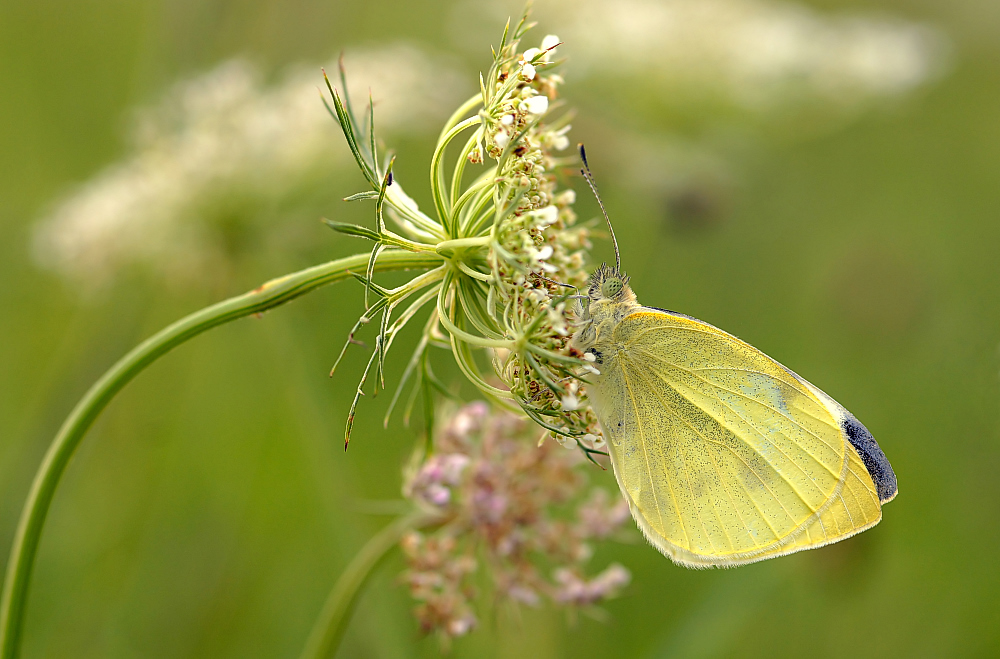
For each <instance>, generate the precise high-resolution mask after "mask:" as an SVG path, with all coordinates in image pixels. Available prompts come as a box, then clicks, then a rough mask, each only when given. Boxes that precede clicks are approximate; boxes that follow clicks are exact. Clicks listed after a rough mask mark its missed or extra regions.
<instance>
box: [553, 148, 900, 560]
mask: <svg viewBox="0 0 1000 659" xmlns="http://www.w3.org/2000/svg"><path fill="white" fill-rule="evenodd" d="M581 156H582V157H583V161H584V170H583V174H584V177H585V178H586V179H587V182H588V183H589V184H590V186H591V188H592V190H593V192H594V194H595V196H597V187H596V185H595V184H594V181H593V176H592V174H591V173H590V168H589V166H587V162H586V154H585V153H584V151H583V149H582V147H581ZM598 202H599V203H600V205H601V210H602V211H604V205H603V203H601V202H600V197H599V196H598ZM604 215H605V217H607V212H606V211H604ZM608 226H609V228H610V227H611V223H610V220H609V221H608ZM611 236H612V239H614V229H611ZM580 297H581V298H584V302H585V304H583V305H581V307H582V308H581V309H579V317H580V326H579V328H578V329H577V331H576V332H575V334H574V336H573V340H572V343H573V346H574V347H575V348H576V349H578V350H580V351H581V352H582V353H584V355H585V356H587V358H588V360H592V361H593V365H594V367H595V368H596V370H597V371H598V372H599V375H597V376H595V377H593V378H592V379H591V381H590V384H589V385H588V387H587V395H588V397H589V398H590V401H591V405H592V406H593V409H594V411H595V413H596V414H597V417H598V420H599V421H600V424H601V428H602V430H603V432H604V436H605V439H606V441H607V446H608V453H609V455H610V457H611V464H612V466H613V468H614V473H615V477H616V479H617V481H618V485H619V487H620V488H621V492H622V495H623V496H624V497H625V499H626V500H627V501H628V505H629V509H630V510H631V512H632V516H633V517H634V518H635V521H636V523H637V524H638V526H639V528H640V529H641V530H642V532H643V534H644V535H645V536H646V538H647V539H648V540H649V542H651V543H652V544H653V545H654V546H655V547H656V548H657V549H659V550H660V551H661V552H663V553H664V554H666V555H667V556H668V557H670V558H671V559H673V561H674V562H676V563H679V564H681V565H684V566H687V567H698V568H700V567H712V566H735V565H743V564H746V563H752V562H755V561H760V560H764V559H767V558H774V557H776V556H783V555H785V554H791V553H793V552H797V551H801V550H804V549H812V548H814V547H821V546H823V545H826V544H830V543H832V542H837V541H839V540H843V539H845V538H849V537H850V536H852V535H855V534H856V533H860V532H861V531H864V530H865V529H868V528H871V527H872V526H874V525H875V524H877V523H878V522H879V520H881V518H882V504H884V503H887V502H889V501H891V500H892V499H893V497H895V496H896V493H897V487H896V476H895V474H894V473H893V470H892V467H891V466H890V465H889V461H888V460H887V459H886V457H885V454H884V453H883V452H882V449H881V448H879V445H878V443H876V441H875V439H874V438H873V437H872V435H871V433H870V432H868V429H867V428H865V426H864V425H862V424H861V422H860V421H858V420H857V418H855V417H854V415H853V414H851V413H850V412H848V411H847V410H846V409H844V407H843V406H841V405H840V404H839V403H837V402H836V401H835V400H833V399H832V398H831V397H830V396H828V395H826V394H825V393H823V391H821V390H820V389H818V388H817V387H815V386H813V385H812V384H810V383H809V382H808V381H806V380H805V379H803V378H802V377H800V376H799V375H797V374H796V373H795V372H793V371H791V370H789V369H788V368H785V367H784V366H782V365H781V364H779V363H778V362H777V361H775V360H774V359H771V358H770V357H768V356H767V355H765V354H764V353H763V352H761V351H760V350H757V349H756V348H754V347H753V346H751V345H749V344H747V343H745V342H743V341H741V340H740V339H738V338H736V337H735V336H733V335H731V334H728V333H726V332H724V331H722V330H720V329H718V328H716V327H713V326H712V325H709V324H708V323H706V322H703V321H700V320H698V319H696V318H692V317H691V316H686V315H684V314H680V313H676V312H673V311H666V310H663V309H656V308H653V307H645V306H642V305H640V304H639V303H638V301H637V300H636V296H635V294H634V293H633V292H632V289H631V288H630V287H629V279H628V277H627V276H625V274H624V273H623V272H622V271H621V265H620V258H619V256H618V245H617V242H615V266H614V267H613V268H612V267H609V266H606V265H602V266H601V267H600V268H598V269H597V271H596V272H595V273H594V274H593V276H592V277H591V280H590V288H589V290H588V292H587V295H586V296H580Z"/></svg>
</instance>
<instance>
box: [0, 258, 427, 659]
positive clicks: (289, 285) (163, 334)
mask: <svg viewBox="0 0 1000 659" xmlns="http://www.w3.org/2000/svg"><path fill="white" fill-rule="evenodd" d="M441 261H442V259H441V257H440V256H437V255H434V254H426V253H423V254H413V253H410V252H404V251H388V252H384V253H383V254H382V255H381V257H380V258H379V260H378V263H377V264H376V267H375V269H376V270H378V271H386V270H407V269H414V268H420V269H423V268H432V267H434V266H437V265H440V264H441ZM367 265H368V254H358V255H355V256H350V257H347V258H344V259H339V260H337V261H331V262H329V263H325V264H323V265H318V266H314V267H312V268H307V269H305V270H302V271H300V272H296V273H293V274H290V275H285V276H284V277H279V278H277V279H273V280H271V281H269V282H267V283H265V284H263V285H262V286H260V287H259V288H256V289H254V290H253V291H250V292H249V293H244V294H243V295H239V296H237V297H233V298H230V299H228V300H225V301H223V302H219V303H218V304H214V305H212V306H210V307H207V308H205V309H202V310H201V311H196V312H195V313H193V314H191V315H190V316H187V317H186V318H183V319H181V320H179V321H177V322H176V323H174V324H173V325H170V326H169V327H167V328H166V329H163V330H162V331H160V332H159V333H158V334H156V335H154V336H153V337H151V338H149V339H147V340H146V341H144V342H143V343H141V344H139V345H138V346H137V347H136V348H134V349H133V350H132V351H131V352H130V353H128V354H127V355H125V356H124V357H122V358H121V359H120V360H119V361H118V363H116V364H115V365H114V366H112V367H111V368H110V369H109V370H108V371H107V372H106V373H105V374H104V375H103V376H101V379H100V380H98V381H97V382H95V383H94V385H93V386H92V387H91V388H90V390H89V391H87V393H86V395H84V397H83V398H82V399H81V400H80V402H79V403H77V405H76V407H75V408H73V411H72V412H71V413H70V415H69V417H68V418H67V419H66V421H64V422H63V425H62V427H61V428H60V429H59V433H58V434H57V435H56V437H55V439H54V440H53V442H52V445H51V446H50V447H49V450H48V452H47V453H46V454H45V459H44V460H43V461H42V465H41V466H40V467H39V469H38V472H37V473H36V474H35V480H34V482H33V483H32V484H31V491H30V492H29V494H28V500H27V501H26V502H25V504H24V509H23V510H22V512H21V519H20V521H19V522H18V526H17V532H16V534H15V536H14V543H13V546H12V547H11V551H10V558H9V560H8V563H7V578H6V579H5V580H4V584H3V595H2V601H0V659H15V658H16V657H17V656H18V653H19V650H20V641H21V631H22V626H23V623H24V611H25V606H26V604H27V599H28V586H29V582H30V578H31V569H32V566H33V564H34V560H35V553H36V551H37V550H38V542H39V539H40V537H41V534H42V527H43V526H44V524H45V516H46V515H47V514H48V511H49V506H50V505H51V503H52V497H53V496H54V495H55V491H56V487H57V486H58V485H59V479H60V478H61V477H62V474H63V471H64V470H65V469H66V465H67V463H68V462H69V460H70V458H71V457H72V456H73V452H74V451H76V447H77V446H79V444H80V441H81V440H82V439H83V436H84V434H85V433H86V432H87V429H88V428H89V427H90V425H91V424H92V423H93V422H94V420H95V419H96V418H97V416H98V415H99V414H100V413H101V411H102V410H103V409H104V408H105V407H106V406H107V404H108V403H109V402H110V401H111V399H112V398H114V397H115V394H117V393H118V392H119V391H121V389H122V388H123V387H124V386H125V385H126V384H128V382H129V381H131V380H132V378H134V377H135V376H136V375H138V374H139V373H140V372H142V370H143V369H145V368H146V367H147V366H149V365H150V364H152V363H153V362H154V361H156V360H157V359H159V358H160V357H161V356H163V355H165V354H166V353H167V352H169V351H170V350H172V349H173V348H175V347H177V346H179V345H180V344H182V343H184V342H185V341H187V340H189V339H192V338H194V337H195V336H197V335H199V334H201V333H202V332H204V331H206V330H209V329H212V328H213V327H218V326H219V325H223V324H225V323H228V322H229V321H232V320H236V319H237V318H243V317H244V316H249V315H252V314H256V313H261V312H263V311H267V310H268V309H272V308H274V307H277V306H279V305H281V304H284V303H285V302H289V301H291V300H294V299H295V298H297V297H299V296H301V295H305V294H306V293H309V292H310V291H313V290H315V289H317V288H319V287H320V286H323V285H325V284H330V283H333V282H336V281H340V280H342V279H346V278H348V277H350V276H351V272H352V271H353V272H364V271H365V269H366V267H367Z"/></svg>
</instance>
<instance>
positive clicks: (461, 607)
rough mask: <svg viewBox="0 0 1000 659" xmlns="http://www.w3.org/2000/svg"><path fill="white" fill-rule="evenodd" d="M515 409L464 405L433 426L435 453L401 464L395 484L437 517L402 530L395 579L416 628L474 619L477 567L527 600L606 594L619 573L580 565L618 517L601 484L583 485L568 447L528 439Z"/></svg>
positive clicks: (514, 597) (577, 601)
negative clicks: (404, 468)
mask: <svg viewBox="0 0 1000 659" xmlns="http://www.w3.org/2000/svg"><path fill="white" fill-rule="evenodd" d="M537 436H538V429H537V428H535V427H534V426H533V425H532V424H531V423H530V422H529V421H527V419H525V418H524V417H523V416H520V415H516V414H511V413H508V412H499V413H494V414H491V413H490V411H489V408H488V407H487V405H486V404H485V403H482V402H477V403H472V404H470V405H467V406H465V407H464V408H462V409H461V410H459V411H458V412H457V413H456V414H455V415H454V416H452V417H451V418H450V419H449V420H448V421H447V423H446V424H445V425H444V427H443V428H441V429H440V430H439V432H438V437H437V441H436V442H435V448H436V453H435V454H434V455H433V456H431V457H429V458H428V459H426V460H425V461H424V462H423V463H422V464H421V465H419V466H418V467H416V468H415V469H413V471H412V472H411V474H410V476H409V477H408V479H407V481H406V485H405V487H404V494H405V496H406V497H407V498H409V499H411V500H412V501H414V502H415V503H416V504H417V505H418V506H419V507H421V508H424V509H426V510H427V511H428V512H432V513H434V514H435V516H436V518H437V519H438V520H439V521H438V523H437V524H436V525H435V526H434V528H433V530H425V531H423V532H420V531H412V532H410V533H409V534H407V535H406V536H405V537H404V539H403V542H402V547H403V550H404V553H405V555H406V561H407V570H406V572H404V574H403V581H404V582H405V584H406V585H407V586H408V587H409V590H410V594H411V595H412V596H413V598H414V599H415V600H416V601H417V602H418V604H417V607H416V609H415V613H416V616H417V619H418V620H419V622H420V625H421V628H422V629H423V630H424V631H425V632H439V633H441V634H444V635H446V636H461V635H463V634H465V633H466V632H468V631H470V630H471V629H472V628H473V627H474V626H475V624H476V615H475V612H474V604H473V603H474V601H475V597H476V589H475V588H474V584H477V583H482V580H481V579H480V580H477V575H479V574H480V573H484V574H485V575H486V576H487V578H488V582H489V585H490V587H491V588H492V589H493V590H495V594H496V595H497V597H499V598H502V599H504V600H507V601H511V602H515V603H520V604H527V605H529V606H535V605H537V604H539V603H540V602H541V601H542V599H543V598H544V599H548V600H550V601H552V602H554V603H556V604H559V605H564V606H575V607H587V606H592V605H595V604H598V603H600V602H602V601H603V600H606V599H608V598H609V597H613V596H614V595H615V594H617V593H618V592H619V591H620V589H621V588H622V587H624V586H625V585H626V584H628V582H629V573H628V571H627V570H625V568H623V567H622V566H620V565H617V564H613V565H611V566H609V567H608V568H606V569H605V570H604V571H602V572H600V573H599V574H597V575H595V576H592V577H588V576H586V572H585V570H584V566H585V565H586V563H587V561H588V559H589V558H590V556H591V554H592V547H591V543H592V542H593V541H595V540H601V539H605V538H608V537H609V536H612V535H613V534H615V533H616V532H618V531H619V530H620V529H621V527H622V525H623V524H625V522H626V521H627V520H628V519H629V517H630V516H629V511H628V506H627V504H626V503H625V501H624V500H622V499H620V498H619V497H614V498H613V499H611V498H610V497H609V496H608V494H607V492H606V491H605V490H602V489H594V490H592V491H590V492H589V496H588V495H587V492H588V490H587V487H586V478H585V476H584V473H583V471H582V470H581V469H580V468H579V467H580V466H581V465H583V464H585V462H584V460H583V459H582V458H581V456H580V453H579V452H578V451H564V450H562V449H561V448H559V447H558V446H556V445H555V444H553V443H552V442H543V443H542V444H541V445H540V446H538V445H537V442H536V441H532V439H535V438H537Z"/></svg>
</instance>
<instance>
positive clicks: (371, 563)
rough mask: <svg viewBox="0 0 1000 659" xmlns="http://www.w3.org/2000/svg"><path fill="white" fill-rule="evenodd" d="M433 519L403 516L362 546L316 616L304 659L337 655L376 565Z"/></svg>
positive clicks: (417, 514)
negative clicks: (348, 624)
mask: <svg viewBox="0 0 1000 659" xmlns="http://www.w3.org/2000/svg"><path fill="white" fill-rule="evenodd" d="M433 519H434V518H433V517H429V516H428V514H427V513H423V512H416V513H412V514H410V515H407V516H406V517H400V518H399V519H397V520H396V521H394V522H393V523H391V524H389V525H388V526H386V527H385V528H384V529H382V530H381V531H379V532H378V533H377V534H375V536H374V537H373V538H372V539H371V540H369V541H368V543H367V544H365V546H364V547H362V548H361V551H359V552H358V554H357V556H355V557H354V560H352V561H351V563H350V565H348V566H347V568H346V569H345V570H344V571H343V573H342V574H341V575H340V578H339V579H337V583H336V584H334V586H333V590H331V591H330V594H329V595H328V596H327V598H326V603H325V604H324V605H323V609H322V611H320V614H319V617H318V618H316V623H315V624H314V625H313V628H312V631H311V632H309V638H308V640H306V646H305V648H304V649H303V650H302V654H301V655H300V659H327V658H328V657H331V656H332V655H333V653H334V652H335V651H336V650H337V647H338V646H339V645H340V639H341V638H342V637H343V636H344V632H345V631H346V630H347V623H348V622H350V619H351V612H352V611H353V610H354V604H355V602H356V601H357V599H358V595H359V594H360V593H361V588H362V586H364V584H365V582H366V581H368V578H369V577H370V576H371V575H372V573H373V572H374V571H375V568H376V567H378V565H379V563H381V562H382V560H383V559H384V558H385V557H386V556H388V555H389V552H390V551H391V550H392V548H393V547H395V546H396V545H397V544H398V543H399V540H400V538H402V537H403V534H404V533H406V532H407V531H409V530H410V529H414V528H419V527H421V526H425V525H426V524H427V523H429V522H431V521H433Z"/></svg>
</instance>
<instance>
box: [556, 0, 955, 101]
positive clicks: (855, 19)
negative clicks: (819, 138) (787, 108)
mask: <svg viewBox="0 0 1000 659" xmlns="http://www.w3.org/2000/svg"><path fill="white" fill-rule="evenodd" d="M560 4H561V3H559V2H556V3H553V4H551V5H550V6H549V7H548V8H549V9H550V10H552V11H553V12H557V11H559V9H558V5H560ZM572 5H573V8H574V10H573V11H572V12H565V14H564V15H566V16H572V17H575V20H573V21H572V22H570V23H569V25H568V26H567V27H566V28H565V31H566V32H567V33H569V34H570V39H569V41H570V43H572V44H574V45H575V50H573V51H571V52H570V53H569V54H570V56H571V57H572V58H573V60H574V68H580V69H584V70H586V69H588V68H589V69H590V71H591V72H592V73H594V74H601V75H625V76H634V77H639V78H643V79H646V80H647V81H648V82H649V83H650V84H649V85H648V86H649V87H652V88H660V89H663V90H664V93H666V94H673V93H676V87H677V86H682V87H688V88H690V89H691V90H692V91H694V92H699V91H701V92H709V93H714V94H718V95H721V96H724V97H728V99H729V100H731V101H733V102H735V103H737V104H740V105H743V106H746V107H751V108H767V107H768V106H770V105H772V104H775V103H781V102H782V101H786V100H789V99H792V100H794V98H795V97H802V96H805V97H813V98H818V99H821V100H829V101H832V102H835V103H838V104H843V105H848V106H849V105H852V104H854V103H857V102H860V101H864V100H866V99H867V98H876V97H887V96H895V95H898V94H902V93H905V92H908V91H910V90H912V89H913V88H914V87H917V86H918V85H920V84H921V83H923V82H925V81H926V80H927V79H928V78H929V77H931V76H932V75H933V74H934V73H935V72H936V71H937V70H938V69H939V67H940V64H941V56H942V54H943V49H942V43H943V37H942V35H940V34H939V33H938V32H937V31H935V30H933V29H932V28H930V27H928V26H926V25H921V24H918V23H912V22H905V21H901V20H894V19H889V18H879V17H866V16H863V15H843V14H842V15H832V14H823V13H820V12H817V11H816V10H813V9H810V8H808V7H806V6H804V5H799V4H793V3H789V2H773V1H770V0H659V1H653V0H622V1H621V2H616V3H613V4H610V3H603V2H599V1H598V0H573V3H572Z"/></svg>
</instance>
